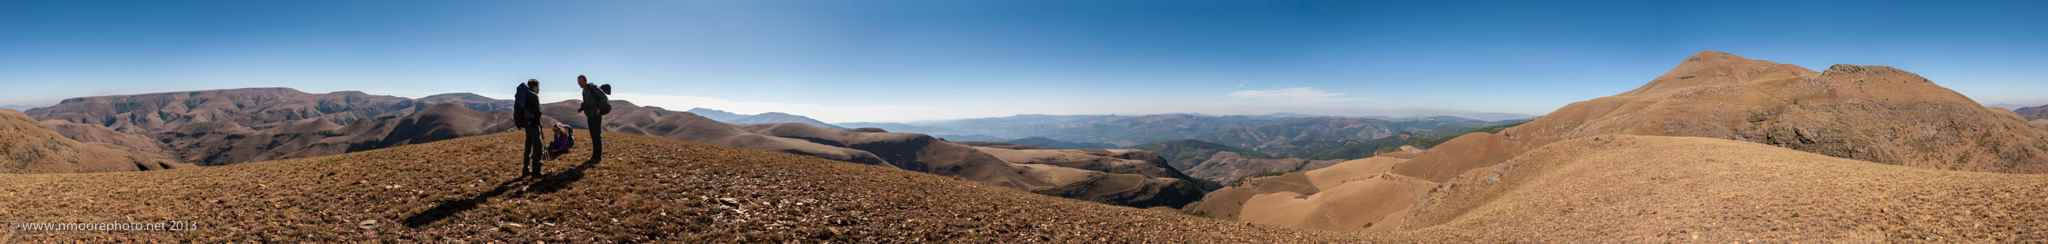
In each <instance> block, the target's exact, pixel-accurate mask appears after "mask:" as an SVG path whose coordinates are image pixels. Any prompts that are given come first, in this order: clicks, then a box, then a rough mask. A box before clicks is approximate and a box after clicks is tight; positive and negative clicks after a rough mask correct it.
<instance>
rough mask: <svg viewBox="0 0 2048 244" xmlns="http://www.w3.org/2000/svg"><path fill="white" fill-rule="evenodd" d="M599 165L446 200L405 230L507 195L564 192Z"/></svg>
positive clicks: (412, 220)
mask: <svg viewBox="0 0 2048 244" xmlns="http://www.w3.org/2000/svg"><path fill="white" fill-rule="evenodd" d="M599 162H602V161H601V160H598V159H591V160H584V161H583V164H580V165H576V167H571V168H569V169H568V170H563V171H562V172H556V173H554V174H548V175H544V176H541V178H540V180H539V181H531V179H529V178H525V177H520V178H517V179H512V180H509V181H505V182H504V183H499V184H498V186H497V187H494V188H491V190H490V191H484V192H481V193H477V194H476V195H474V196H470V197H469V198H464V199H460V200H449V201H442V202H441V204H440V205H436V206H434V207H433V208H428V209H427V210H426V211H421V212H419V213H415V214H413V215H412V216H411V217H406V218H405V227H407V228H420V227H421V226H427V225H428V224H433V223H434V222H440V221H441V220H443V219H447V218H448V217H454V216H455V214H457V213H462V212H465V211H469V210H472V209H476V207H477V205H479V204H483V203H484V202H486V201H490V200H491V198H496V197H498V196H501V195H505V193H512V194H513V196H514V197H517V196H523V195H525V194H526V193H538V194H547V193H553V192H555V191H560V190H562V189H563V188H567V187H568V186H569V184H570V183H576V181H581V180H583V171H587V170H590V168H594V167H597V164H598V163H599ZM529 182H530V183H529ZM522 183H525V184H522ZM521 188H524V190H521V191H518V192H513V191H512V189H521Z"/></svg>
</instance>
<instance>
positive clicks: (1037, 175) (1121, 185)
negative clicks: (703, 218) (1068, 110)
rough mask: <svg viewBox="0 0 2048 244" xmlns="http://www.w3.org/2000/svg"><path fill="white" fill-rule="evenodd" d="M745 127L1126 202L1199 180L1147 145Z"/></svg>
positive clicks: (1182, 190)
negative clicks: (1027, 145)
mask: <svg viewBox="0 0 2048 244" xmlns="http://www.w3.org/2000/svg"><path fill="white" fill-rule="evenodd" d="M745 129H746V130H748V131H753V132H756V133H761V134H766V135H772V136H777V137H784V138H796V139H803V140H806V141H810V142H815V143H819V144H825V145H833V146H840V147H846V148H852V149H858V150H861V151H866V152H871V153H874V154H875V155H877V156H880V157H882V159H883V160H887V161H888V162H890V163H891V164H892V165H895V166H896V167H898V168H902V169H904V170H910V171H918V172H926V173H932V174H938V175H949V176H956V177H961V178H963V179H967V180H972V181H977V182H982V183H986V184H991V185H997V186H1005V187H1012V188H1018V189H1024V190H1028V191H1032V192H1038V193H1041V194H1047V195H1054V196H1063V197H1069V198H1076V199H1084V200H1091V201H1098V202H1105V203H1112V204H1118V205H1125V206H1134V207H1154V206H1166V207H1176V208H1177V207H1181V206H1184V205H1186V204H1187V203H1190V202H1194V201H1196V200H1200V199H1201V196H1202V194H1203V192H1204V191H1203V188H1202V186H1203V184H1201V182H1199V181H1196V180H1195V179H1194V178H1190V177H1188V176H1187V175H1183V174H1181V173H1180V172H1178V170H1175V169H1173V168H1171V167H1170V166H1167V165H1166V162H1165V159H1164V158H1160V157H1159V156H1158V155H1156V154H1150V153H1142V152H1131V151H1123V152H1110V151H1103V152H1101V153H1091V152H1087V151H1081V150H1015V149H1003V148H992V147H975V146H968V145H966V144H960V143H955V142H950V141H945V140H941V139H938V138H937V137H932V136H929V135H923V134H910V133H890V132H867V131H855V130H843V129H830V128H819V127H812V126H810V125H807V124H801V123H783V124H764V125H750V126H746V127H745ZM1139 158H1142V159H1139Z"/></svg>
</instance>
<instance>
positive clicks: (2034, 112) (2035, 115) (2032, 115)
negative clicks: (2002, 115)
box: [2012, 105, 2048, 120]
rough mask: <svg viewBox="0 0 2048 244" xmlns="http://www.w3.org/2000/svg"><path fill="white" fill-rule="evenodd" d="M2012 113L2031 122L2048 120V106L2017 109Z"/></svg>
mask: <svg viewBox="0 0 2048 244" xmlns="http://www.w3.org/2000/svg"><path fill="white" fill-rule="evenodd" d="M2012 112H2013V113H2016V114H2019V115H2020V117H2021V118H2026V119H2029V120H2044V119H2048V105H2041V106H2033V107H2024V108H2016V109H2013V110H2012Z"/></svg>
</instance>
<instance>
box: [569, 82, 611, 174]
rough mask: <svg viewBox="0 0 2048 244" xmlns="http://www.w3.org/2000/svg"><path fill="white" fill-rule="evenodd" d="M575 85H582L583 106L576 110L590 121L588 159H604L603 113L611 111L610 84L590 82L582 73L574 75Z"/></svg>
mask: <svg viewBox="0 0 2048 244" xmlns="http://www.w3.org/2000/svg"><path fill="white" fill-rule="evenodd" d="M576 85H577V86H581V87H583V106H582V107H579V108H577V109H576V112H581V113H583V117H584V118H585V120H584V121H587V122H590V123H589V126H590V161H594V162H595V161H604V115H605V114H610V113H612V103H611V98H609V96H610V95H611V93H612V85H602V86H599V85H595V84H590V78H588V77H584V76H582V75H577V76H576Z"/></svg>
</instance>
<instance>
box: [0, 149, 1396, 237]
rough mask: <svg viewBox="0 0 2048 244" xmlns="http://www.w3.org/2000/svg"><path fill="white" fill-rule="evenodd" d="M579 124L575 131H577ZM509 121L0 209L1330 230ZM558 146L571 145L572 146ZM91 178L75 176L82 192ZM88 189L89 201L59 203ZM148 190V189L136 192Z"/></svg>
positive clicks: (347, 220) (320, 220)
mask: <svg viewBox="0 0 2048 244" xmlns="http://www.w3.org/2000/svg"><path fill="white" fill-rule="evenodd" d="M578 138H588V137H578ZM516 141H517V138H516V135H512V134H510V133H507V134H498V135H492V136H479V137H469V138H462V139H455V140H448V141H443V142H437V143H431V144H423V145H415V146H406V147H397V148H391V149H386V150H377V151H370V152H361V153H352V154H345V155H336V156H328V157H317V158H306V159H294V160H285V161H273V162H261V163H249V164H237V165H230V166H221V167H207V168H198V169H193V170H174V171H164V172H161V173H154V172H153V173H107V174H75V175H0V206H10V207H9V208H8V209H7V210H6V211H0V222H5V223H26V222H44V223H79V222H153V221H166V220H176V221H186V222H189V223H193V224H197V225H198V228H197V229H196V230H192V231H182V232H82V231H81V232H21V233H9V234H0V235H12V236H13V238H15V239H16V240H65V239H73V238H88V239H95V238H109V239H113V238H133V239H171V240H180V239H183V240H207V239H217V238H232V239H238V240H249V239H254V240H296V241H344V240H385V241H400V242H403V241H434V240H446V239H472V240H510V241H527V240H549V241H557V242H558V241H575V242H600V241H603V242H611V241H638V242H648V241H656V242H659V241H674V242H685V243H703V242H749V243H753V242H783V241H787V240H818V241H834V242H998V241H999V242H1119V243H1120V242H1176V243H1178V242H1219V243H1248V242H1260V243H1265V242H1346V241H1357V240H1349V239H1348V238H1353V237H1349V236H1345V235H1341V234H1333V233H1323V232H1314V231H1296V230H1286V229H1280V228H1271V227H1258V226H1246V225H1243V224H1237V223H1230V222H1225V221H1219V220H1213V219H1204V218H1197V217H1192V216H1185V215H1181V214H1177V213H1171V212H1165V211H1153V210H1142V209H1133V208H1125V207H1115V206H1108V205H1101V204H1094V203H1088V202H1082V201H1075V200H1069V199H1060V198H1053V197H1046V196H1041V195H1037V194H1032V193H1027V192H1022V191H1017V190H1011V189H1007V188H1000V187H991V186H985V185H980V184H974V183H970V182H964V181H959V180H954V179H951V178H949V177H941V176H933V175H928V174H920V173H913V172H905V171H901V170H895V169H889V168H883V167H874V166H867V165H857V164H847V163H840V162H834V161H827V160H820V159H815V158H811V157H804V156H797V155H788V154H780V153H767V152H758V151H752V150H734V149H727V148H721V147H716V146H710V145H705V144H698V143H692V142H682V141H674V140H665V139H657V138H652V137H644V136H632V135H619V136H612V137H611V138H609V143H610V144H608V145H607V146H610V148H607V150H608V153H611V158H610V159H608V160H606V161H604V162H603V163H599V164H583V163H581V162H577V161H557V162H549V165H548V168H547V169H548V173H549V176H546V177H544V178H542V179H540V180H523V181H512V180H508V179H511V178H513V177H514V175H516V174H517V173H515V171H517V170H516V169H515V168H516V167H518V166H515V163H516V161H517V160H518V159H517V158H515V157H511V156H507V155H511V154H509V153H504V152H511V151H514V150H516V149H517V147H518V145H517V143H515V142H516ZM580 153H581V152H579V153H577V154H571V155H567V156H565V157H564V158H583V157H586V156H584V155H580ZM88 189H90V190H88ZM82 202H90V203H93V204H76V203H82ZM144 202H150V203H154V204H142V203H144Z"/></svg>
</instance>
